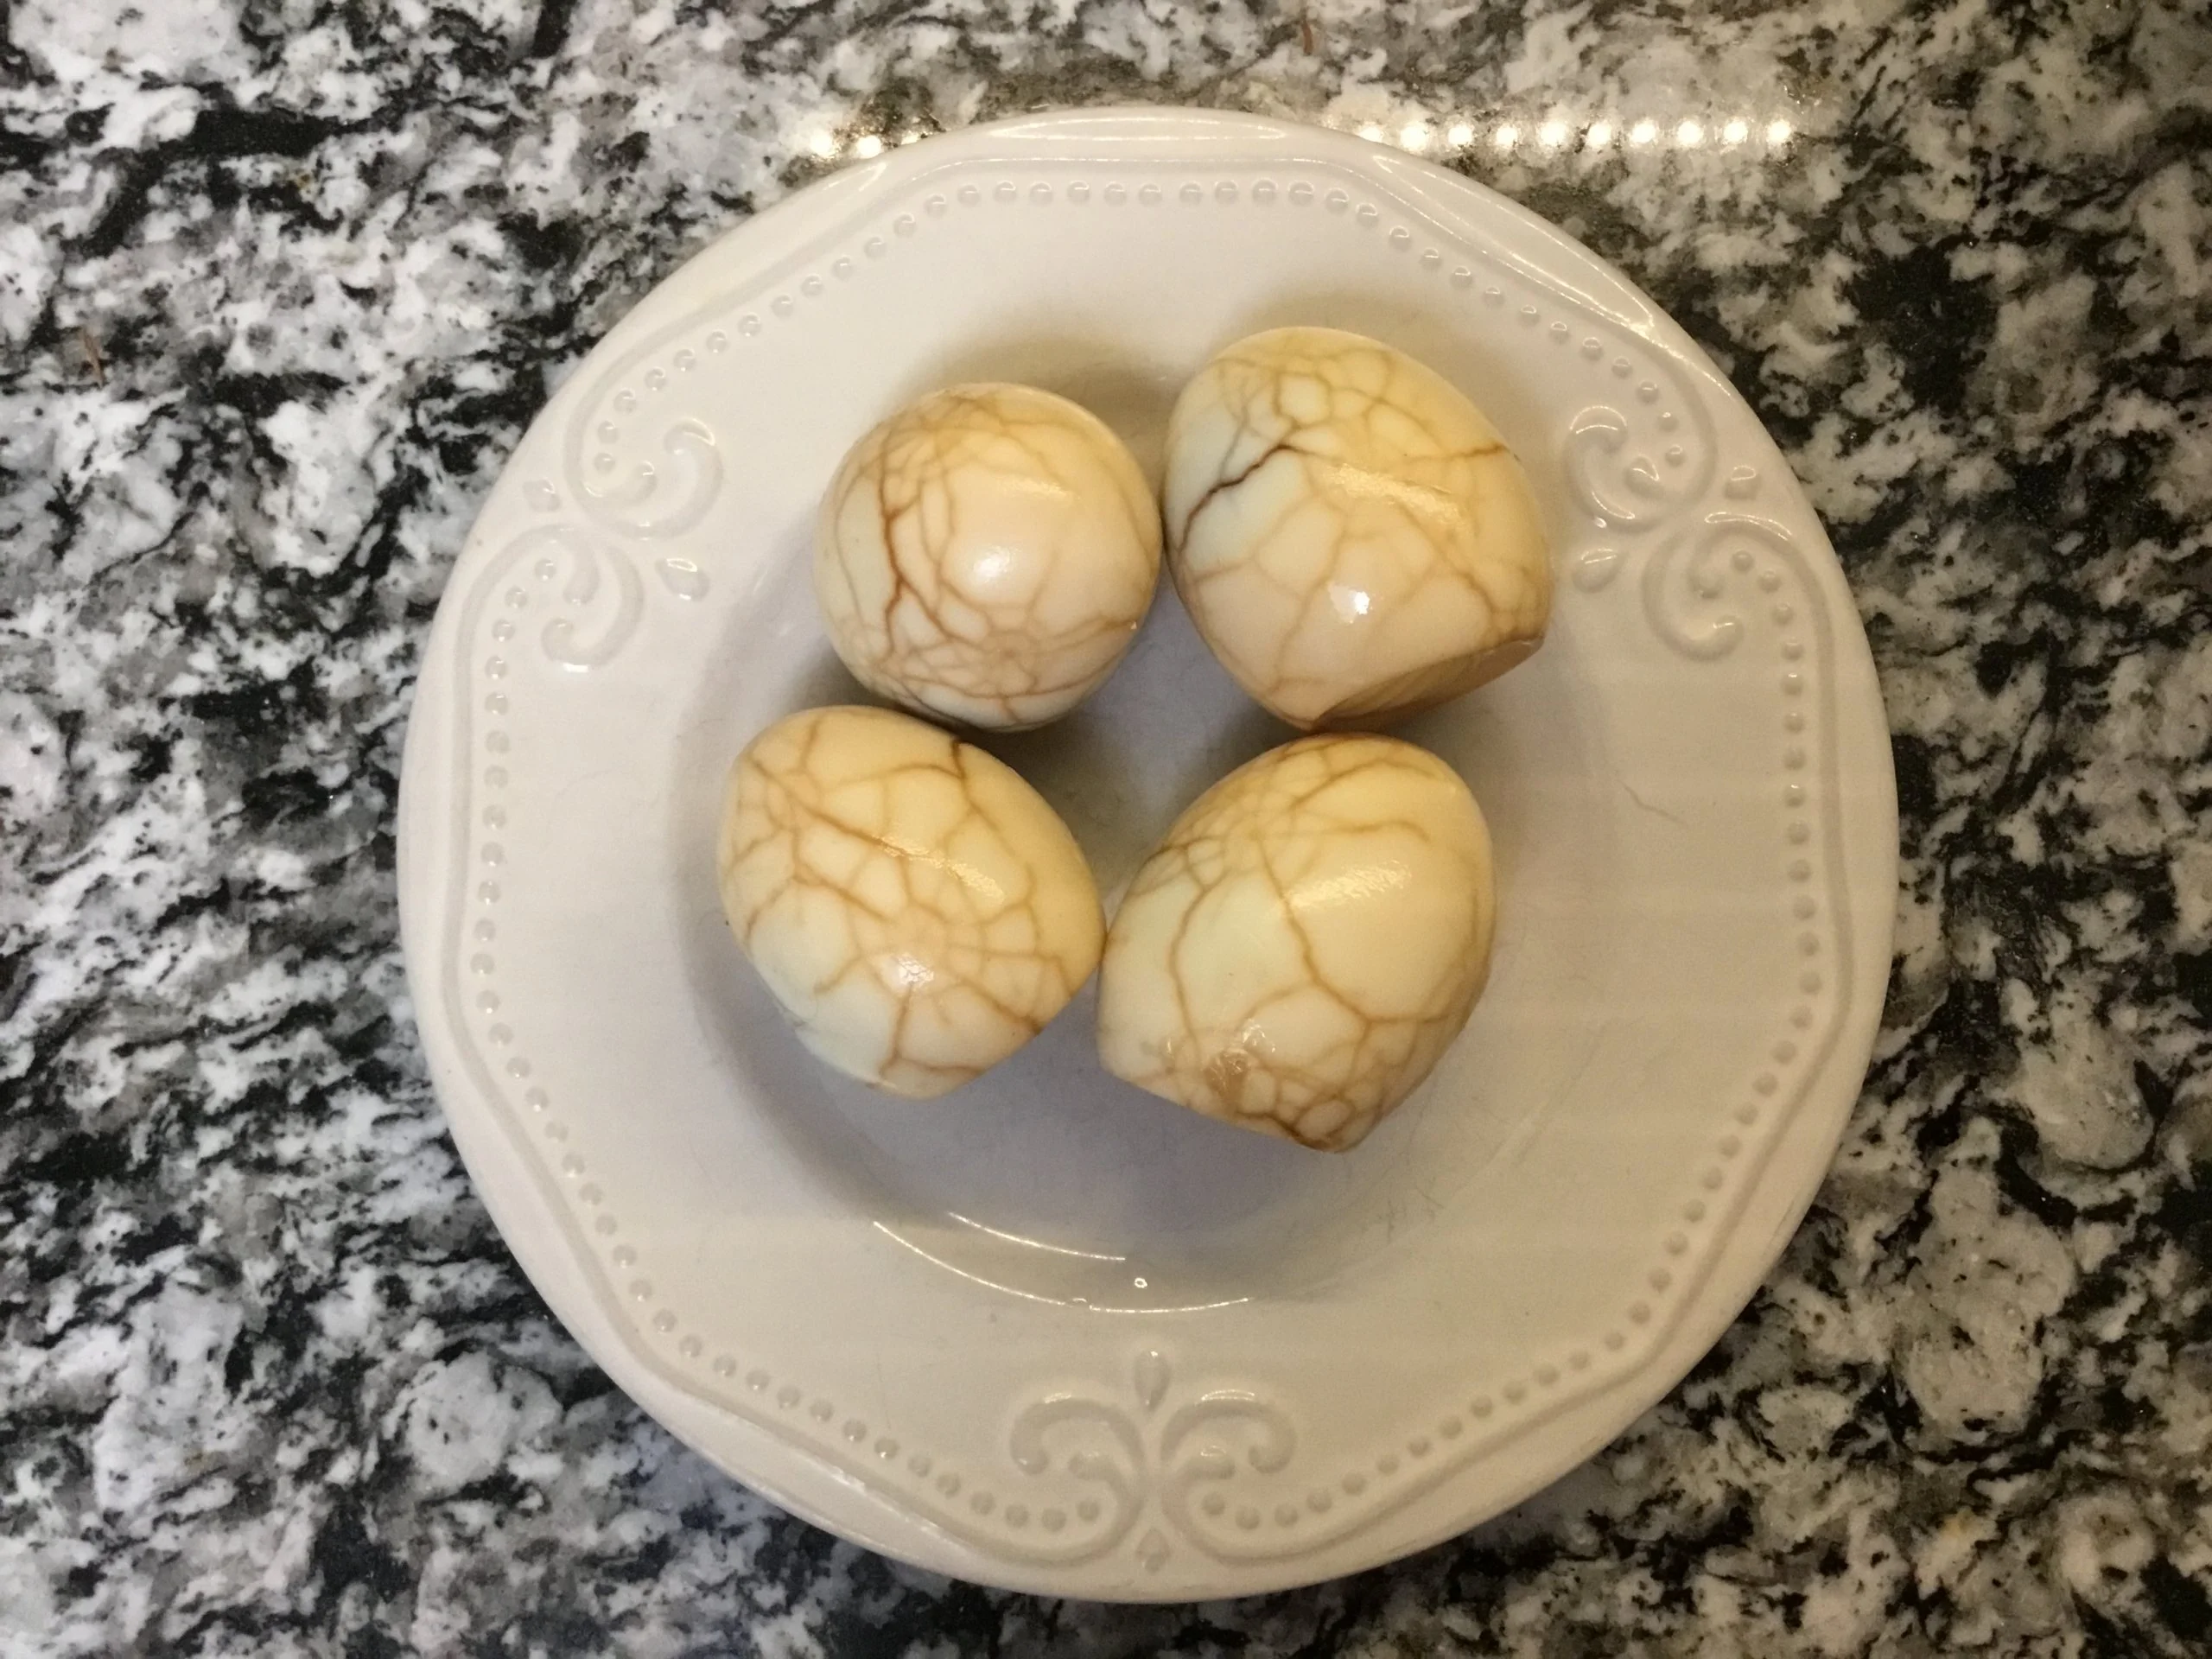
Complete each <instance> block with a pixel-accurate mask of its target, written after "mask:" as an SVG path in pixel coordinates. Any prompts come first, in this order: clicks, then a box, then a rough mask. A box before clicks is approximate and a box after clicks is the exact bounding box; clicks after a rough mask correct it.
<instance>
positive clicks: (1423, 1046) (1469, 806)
mask: <svg viewBox="0 0 2212 1659" xmlns="http://www.w3.org/2000/svg"><path fill="white" fill-rule="evenodd" d="M1493 914H1494V907H1493V899H1492V890H1491V846H1490V832H1489V830H1488V829H1487V828H1486V827H1485V826H1484V823H1483V816H1482V812H1481V810H1480V809H1479V808H1478V807H1477V806H1476V804H1475V798H1474V796H1473V795H1472V794H1471V793H1470V792H1469V791H1468V789H1467V786H1466V785H1465V784H1464V783H1462V782H1461V781H1460V780H1459V776H1458V774H1457V773H1455V772H1452V769H1451V768H1450V767H1449V766H1446V765H1445V764H1444V763H1443V762H1442V761H1441V760H1438V759H1436V757H1435V756H1433V755H1432V754H1430V753H1427V751H1426V750H1422V749H1418V748H1415V747H1414V746H1413V745H1412V744H1410V743H1402V742H1400V741H1397V740H1396V739H1395V738H1389V737H1372V736H1363V735H1352V734H1344V735H1325V736H1319V737H1307V738H1300V739H1299V740H1297V741H1294V742H1291V743H1287V744H1285V745H1283V746H1282V747H1281V748H1278V749H1272V750H1270V751H1268V753H1265V754H1263V755H1262V756H1260V757H1259V759H1257V760H1253V761H1250V762H1249V763H1248V764H1246V765H1245V766H1240V767H1239V768H1238V769H1237V770H1236V771H1235V772H1231V773H1230V775H1229V776H1228V777H1226V778H1224V779H1222V780H1221V782H1219V783H1218V784H1216V785H1214V786H1213V787H1212V788H1211V789H1210V790H1208V791H1206V792H1205V794H1204V795H1201V796H1200V797H1199V798H1198V800H1197V801H1196V802H1195V803H1193V804H1192V806H1191V807H1190V809H1189V810H1187V811H1185V813H1184V814H1183V816H1182V817H1179V818H1178V819H1177V820H1176V821H1175V824H1174V827H1173V829H1170V830H1169V831H1168V832H1167V838H1166V840H1165V841H1163V842H1161V843H1160V846H1159V847H1158V848H1157V849H1154V852H1153V853H1152V855H1151V856H1150V857H1149V858H1147V860H1146V861H1145V862H1144V865H1143V866H1142V868H1140V869H1139V870H1138V872H1137V875H1136V880H1135V883H1134V884H1133V885H1132V886H1131V887H1130V888H1129V892H1128V897H1127V898H1125V899H1123V900H1122V906H1121V908H1120V910H1119V911H1118V912H1116V914H1115V917H1114V925H1113V926H1112V928H1111V929H1110V930H1109V932H1108V935H1107V939H1106V955H1105V959H1104V962H1103V964H1102V966H1101V968H1100V969H1099V1003H1098V1052H1099V1057H1100V1058H1102V1059H1103V1061H1104V1062H1105V1064H1106V1068H1107V1070H1109V1071H1112V1072H1114V1073H1115V1074H1116V1076H1118V1077H1124V1078H1126V1079H1128V1081H1129V1082H1131V1083H1134V1084H1136V1085H1137V1086H1138V1087H1140V1088H1141V1089H1147V1090H1150V1091H1151V1092H1152V1093H1154V1094H1155V1095H1160V1096H1164V1097H1165V1098H1166V1099H1168V1100H1172V1101H1176V1102H1178V1103H1181V1104H1182V1105H1185V1106H1188V1107H1191V1108H1192V1109H1194V1110H1197V1111H1200V1112H1204V1113H1205V1115H1206V1116H1209V1117H1217V1118H1220V1119H1221V1120H1222V1121H1224V1122H1229V1123H1234V1124H1236V1125H1238V1126H1240V1127H1242V1128H1249V1129H1259V1130H1262V1131H1264V1132H1266V1133H1268V1134H1269V1135H1283V1136H1286V1137H1287V1138H1288V1139H1290V1140H1293V1141H1299V1142H1300V1143H1301V1144H1302V1145H1305V1146H1308V1147H1321V1148H1324V1149H1326V1150H1329V1151H1337V1152H1340V1151H1343V1150H1344V1149H1345V1148H1346V1147H1352V1146H1356V1145H1357V1144H1358V1143H1359V1141H1361V1140H1362V1139H1363V1138H1364V1137H1365V1135H1367V1132H1368V1131H1369V1130H1370V1129H1371V1128H1374V1127H1375V1125H1376V1122H1378V1121H1380V1120H1381V1118H1382V1117H1383V1115H1384V1114H1386V1113H1387V1112H1389V1110H1390V1109H1392V1108H1394V1107H1395V1106H1396V1105H1397V1104H1398V1103H1399V1102H1401V1101H1402V1100H1403V1099H1405V1097H1406V1096H1407V1095H1408V1094H1409V1093H1410V1092H1412V1090H1413V1089H1414V1086H1415V1085H1417V1084H1419V1083H1420V1082H1421V1079H1422V1078H1423V1077H1427V1075H1428V1073H1429V1071H1430V1069H1431V1068H1432V1067H1433V1066H1434V1065H1435V1064H1436V1061H1437V1058H1438V1057H1439V1056H1440V1055H1441V1054H1442V1053H1443V1052H1444V1051H1445V1049H1446V1047H1447V1046H1449V1045H1450V1044H1451V1041H1452V1039H1453V1038H1454V1037H1455V1036H1457V1035H1458V1034H1459V1030H1460V1027H1463V1026H1465V1024H1466V1021H1467V1016H1468V1014H1469V1013H1470V1012H1471V1011H1472V1009H1473V1007H1474V1006H1475V999H1476V998H1477V997H1478V996H1479V995H1481V994H1482V988H1483V983H1484V980H1485V979H1486V978H1487V976H1488V975H1489V971H1490V948H1491V923H1492V918H1493Z"/></svg>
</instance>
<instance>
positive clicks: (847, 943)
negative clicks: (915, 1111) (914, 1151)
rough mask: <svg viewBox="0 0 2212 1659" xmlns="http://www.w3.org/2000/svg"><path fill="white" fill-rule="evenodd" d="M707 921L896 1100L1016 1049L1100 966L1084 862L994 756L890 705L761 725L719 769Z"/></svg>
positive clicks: (954, 1083) (849, 1069) (827, 1055)
mask: <svg viewBox="0 0 2212 1659" xmlns="http://www.w3.org/2000/svg"><path fill="white" fill-rule="evenodd" d="M718 852H719V860H718V862H719V871H720V877H721V899H722V909H723V913H724V914H725V915H726V916H727V917H728V920H729V925H730V927H731V930H732V931H734V933H735V934H736V936H737V938H738V942H739V944H741V945H742V946H743V947H744V949H745V951H746V954H747V956H748V957H750V958H751V959H752V961H753V965H754V966H755V967H756V968H757V969H759V970H760V975H761V977H762V978H763V979H764V980H765V981H766V982H767V985H768V988H769V989H770V990H771V991H772V993H773V994H774V995H775V997H776V1000H777V1001H778V1002H779V1003H780V1004H781V1005H782V1007H783V1009H784V1011H785V1014H787V1015H788V1016H789V1017H790V1019H791V1023H792V1024H793V1026H794V1027H797V1029H798V1034H799V1037H800V1039H802V1040H803V1041H804V1043H805V1044H806V1046H808V1048H810V1049H811V1050H812V1051H813V1052H815V1053H816V1054H817V1055H818V1056H819V1057H820V1058H823V1060H825V1061H827V1062H828V1063H829V1065H833V1066H835V1067H836V1068H837V1069H838V1070H839V1071H843V1072H846V1073H848V1074H849V1075H850V1076H853V1077H858V1078H860V1079H861V1080H862V1081H863V1082H866V1083H868V1084H874V1085H875V1086H876V1087H878V1088H880V1089H884V1090H889V1091H891V1092H893V1093H894V1094H901V1095H911V1096H931V1095H940V1094H943V1093H944V1092H945V1091H946V1090H950V1089H955V1088H957V1087H958V1086H959V1085H960V1084H963V1083H966V1082H968V1081H969V1079H971V1078H973V1077H976V1076H978V1075H980V1074H981V1073H982V1072H983V1071H987V1070H988V1069H989V1068H990V1067H991V1066H993V1065H997V1064H998V1063H999V1062H1000V1061H1001V1060H1003V1059H1005V1058H1007V1056H1008V1055H1010V1054H1012V1053H1014V1051H1015V1050H1017V1049H1019V1048H1020V1047H1021V1046H1022V1045H1023V1044H1025V1043H1027V1041H1028V1040H1029V1039H1031V1038H1032V1037H1033V1036H1035V1035H1036V1034H1037V1033H1038V1032H1039V1031H1040V1030H1042V1029H1043V1028H1044V1027H1045V1026H1046V1024H1047V1023H1048V1022H1049V1021H1050V1020H1052V1017H1053V1016H1054V1015H1055V1014H1058V1013H1059V1011H1060V1010H1061V1009H1062V1008H1063V1007H1065V1006H1066V1004H1067V1002H1068V1000H1069V999H1070V998H1071V997H1072V996H1073V995H1075V993H1076V991H1077V988H1079V987H1080V986H1081V985H1082V984H1083V982H1084V980H1086V979H1087V978H1089V977H1090V972H1091V969H1093V968H1095V967H1096V965H1097V963H1098V954H1099V948H1100V944H1101V940H1102V938H1103V933H1104V918H1103V915H1102V913H1101V911H1100V907H1099V903H1098V893H1097V888H1096V886H1095V885H1094V883H1093V882H1092V880H1091V876H1090V868H1089V867H1088V866H1087V865H1086V864H1085V863H1084V858H1083V855H1082V852H1081V851H1080V849H1078V848H1077V845H1076V842H1075V838H1074V836H1071V835H1070V834H1069V832H1068V829H1067V826H1066V825H1065V824H1064V823H1062V822H1061V821H1060V819H1059V817H1058V815H1057V814H1055V813H1054V812H1053V810H1052V808H1051V807H1050V806H1048V805H1047V804H1046V802H1045V800H1044V798H1043V797H1041V796H1039V794H1038V793H1037V791H1035V790H1033V789H1032V788H1031V787H1030V786H1029V785H1027V784H1026V783H1024V782H1023V781H1022V780H1021V779H1020V777H1019V776H1017V775H1016V774H1015V773H1014V771H1013V770H1012V769H1011V768H1009V767H1007V766H1006V765H1004V764H1003V763H1002V762H1001V761H999V760H995V759H994V758H993V757H992V756H990V755H988V754H986V753H984V752H983V751H982V750H981V749H978V748H976V747H974V746H973V745H971V744H967V743H963V742H961V741H958V740H957V739H956V738H953V737H952V736H950V735H949V734H946V733H944V732H942V731H939V730H938V729H937V728H935V727H933V726H930V725H926V724H925V723H924V722H923V721H918V720H915V719H912V718H911V717H910V716H908V715H900V714H894V713H892V712H890V711H889V710H887V709H860V708H832V709H810V710H808V711H806V712H805V713H804V714H798V715H791V716H790V717H788V718H786V719H785V720H782V721H778V722H777V723H776V724H775V725H773V726H772V727H770V728H768V729H767V730H766V731H765V732H763V733H761V734H760V736H759V737H757V738H755V739H754V740H753V742H752V743H751V744H750V745H748V746H747V748H746V750H745V752H744V753H742V754H741V755H740V756H739V757H738V760H737V763H736V765H735V766H734V767H733V768H732V770H731V773H730V780H729V787H728V795H727V798H726V802H725V806H724V810H723V815H722V823H721V842H720V846H719V849H718Z"/></svg>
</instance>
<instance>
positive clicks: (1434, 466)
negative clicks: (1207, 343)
mask: <svg viewBox="0 0 2212 1659" xmlns="http://www.w3.org/2000/svg"><path fill="white" fill-rule="evenodd" d="M1163 516H1164V518H1165V521H1166V535H1167V544H1168V569H1169V571H1170V573H1171V575H1173V579H1174V582H1175V588H1176V591H1177V592H1178V593H1179V594H1180V595H1181V596H1182V600H1183V603H1184V606H1185V608H1187V609H1188V610H1189V612H1190V613H1191V618H1192V621H1193V622H1194V623H1195V624H1196V625H1197V626H1198V632H1199V633H1200V635H1201V636H1203V637H1204V639H1205V642H1206V644H1207V645H1209V646H1211V648H1212V650H1213V652H1214V654H1215V656H1217V658H1219V659H1220V660H1221V663H1222V665H1223V666H1224V668H1226V669H1227V670H1228V671H1230V674H1231V675H1232V676H1234V677H1235V678H1236V681H1237V683H1239V684H1241V685H1242V686H1243V688H1244V689H1245V690H1247V691H1248V692H1249V693H1250V694H1251V695H1252V696H1254V697H1255V698H1256V699H1257V700H1258V701H1259V702H1262V704H1264V705H1265V706H1266V707H1267V708H1268V709H1269V710H1270V711H1271V712H1272V713H1274V714H1275V715H1278V716H1280V717H1281V719H1283V720H1286V721H1289V722H1290V723H1291V724H1292V725H1294V726H1296V727H1299V728H1302V729H1305V730H1308V731H1313V730H1333V729H1340V728H1362V727H1371V726H1376V725H1381V724H1385V723H1388V722H1389V721H1394V720H1397V719H1401V718H1402V717H1404V716H1406V715H1410V714H1414V713H1416V712H1418V711H1419V710H1421V709H1427V708H1432V707H1433V706H1435V705H1436V704H1438V703H1440V702H1448V701H1449V700H1450V699H1452V698H1453V697H1456V696H1460V695H1461V694H1463V693H1464V692H1466V691H1468V690H1472V689H1473V688H1474V687H1476V686H1478V685H1480V684H1482V683H1484V682H1485V681H1487V680H1491V679H1494V678H1496V677H1497V676H1498V675H1500V674H1503V673H1504V672H1505V671H1507V670H1508V669H1510V668H1512V667H1513V666H1515V665H1516V664H1519V663H1521V662H1523V661H1525V660H1526V659H1527V658H1529V656H1530V655H1531V654H1532V653H1534V652H1535V650H1536V648H1537V646H1539V645H1541V644H1542V643H1543V638H1544V632H1545V629H1546V627H1547V626H1548V623H1549V620H1550V617H1551V600H1552V575H1551V565H1550V557H1549V553H1548V549H1547V546H1546V543H1545V537H1544V533H1543V530H1542V526H1541V523H1540V522H1539V518H1538V515H1537V510H1536V505H1535V497H1534V495H1533V494H1532V493H1531V492H1530V490H1529V480H1528V479H1527V477H1526V475H1525V474H1523V473H1522V469H1521V465H1520V463H1519V462H1518V461H1516V459H1515V458H1514V456H1513V454H1512V453H1511V452H1510V450H1509V449H1508V448H1506V445H1505V442H1504V440H1503V438H1501V437H1500V436H1499V435H1498V433H1497V429H1496V428H1495V427H1493V426H1492V425H1491V423H1490V421H1489V420H1488V419H1487V418H1486V417H1485V416H1484V415H1483V413H1482V411H1481V410H1478V408H1476V406H1475V405H1474V404H1472V403H1471V401H1469V399H1468V398H1467V397H1465V394H1463V393H1462V392H1461V391H1459V389H1458V388H1457V387H1455V386H1453V385H1452V384H1451V383H1450V382H1449V381H1447V380H1446V379H1445V378H1443V377H1442V376H1441V375H1440V374H1438V373H1436V372H1435V371H1433V370H1432V369H1430V368H1428V367H1427V366H1425V365H1422V364H1421V363H1418V362H1415V361H1414V359H1412V358H1410V357H1408V356H1407V355H1406V354H1405V353H1402V352H1399V351H1396V350H1395V349H1394V348H1392V347H1390V346H1386V345H1384V344H1383V343H1382V342H1380V341H1378V340H1369V339H1365V338H1363V336H1361V335H1358V334H1346V333H1344V332H1343V331H1341V330H1339V329H1333V328H1305V327H1299V328H1277V329H1273V330H1270V331H1268V333H1265V334H1254V335H1252V336H1250V337H1249V339H1245V340H1238V341H1237V342H1236V343H1235V344H1234V345H1232V346H1228V347H1227V348H1226V349H1224V351H1222V352H1221V353H1219V354H1218V355H1217V356H1216V357H1215V358H1214V359H1212V360H1211V362H1209V363H1208V364H1207V365H1205V367H1204V368H1203V369H1201V370H1200V371H1199V372H1198V374H1197V375H1196V376H1195V377H1194V378H1192V381H1191V382H1190V384H1189V385H1188V386H1186V387H1185V389H1184V391H1183V393H1182V396H1181V397H1179V399H1178V400H1177V403H1176V405H1175V410H1174V413H1173V416H1172V417H1171V418H1170V421H1169V424H1168V436H1167V473H1166V490H1165V496H1164V507H1163Z"/></svg>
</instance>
